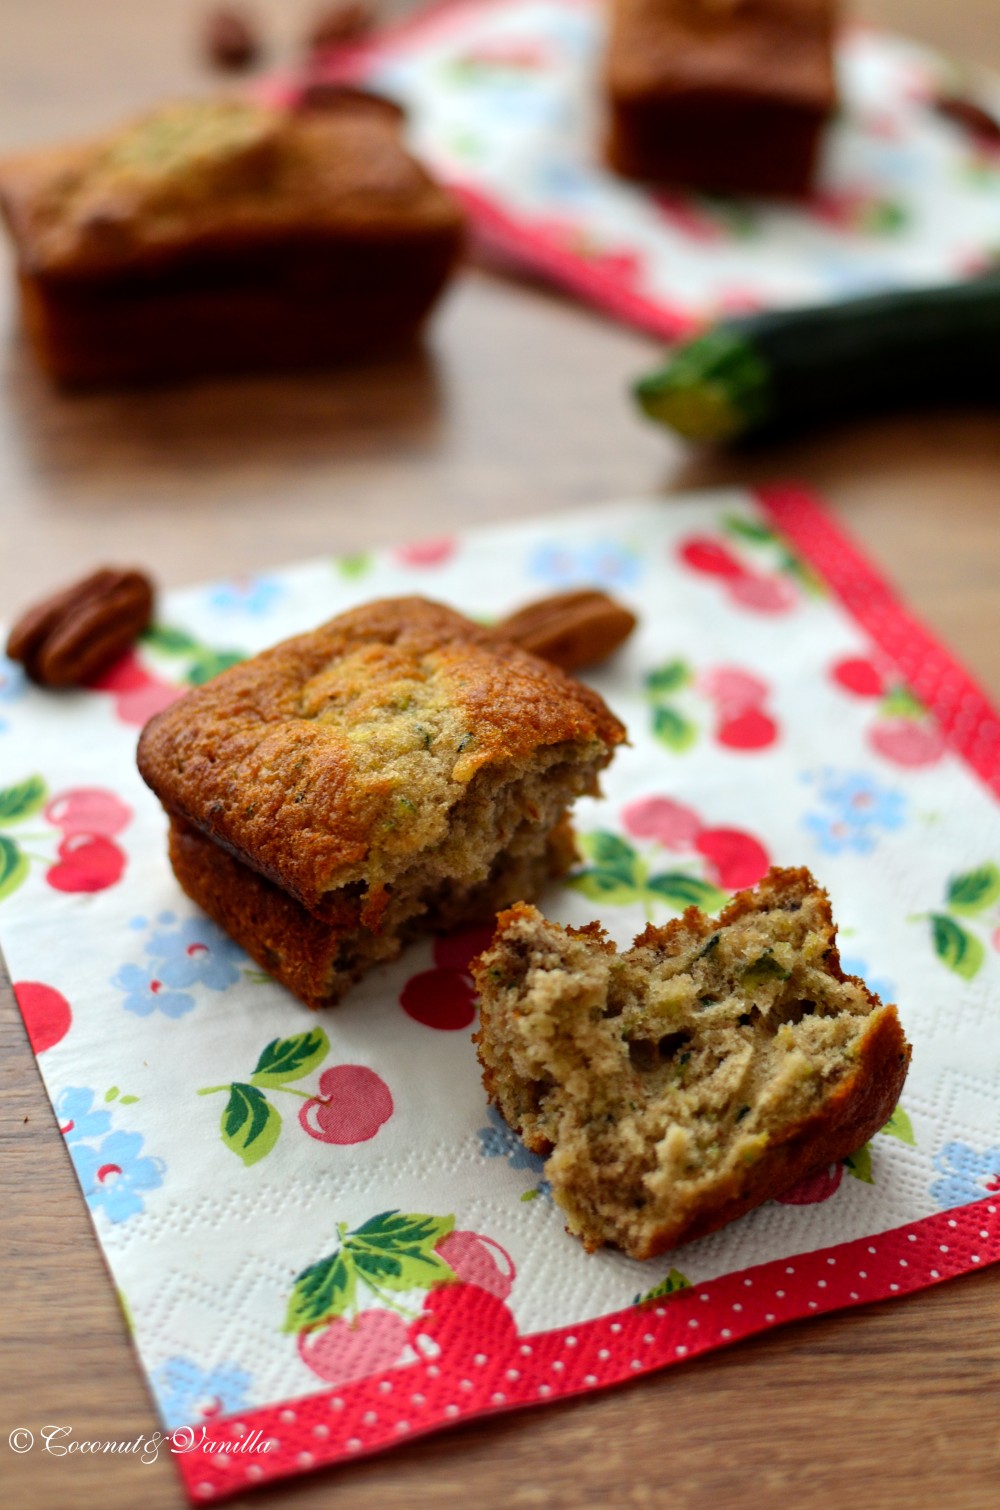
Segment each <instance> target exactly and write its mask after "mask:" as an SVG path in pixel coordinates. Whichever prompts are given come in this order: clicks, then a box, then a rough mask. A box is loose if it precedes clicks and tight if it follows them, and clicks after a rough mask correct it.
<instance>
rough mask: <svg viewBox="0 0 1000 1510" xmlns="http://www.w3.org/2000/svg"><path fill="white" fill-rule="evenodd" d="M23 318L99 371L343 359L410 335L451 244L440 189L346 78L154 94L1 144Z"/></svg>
mask: <svg viewBox="0 0 1000 1510" xmlns="http://www.w3.org/2000/svg"><path fill="white" fill-rule="evenodd" d="M0 205H2V208H3V211H4V215H5V218H6V221H7V225H8V227H9V230H10V233H11V235H12V237H13V240H14V243H15V247H16V251H17V262H18V273H19V278H20V286H21V295H22V309H23V315H24V322H25V325H26V328H27V332H28V335H29V337H30V339H31V341H32V343H33V345H34V346H35V348H36V350H37V352H38V354H39V356H40V358H41V360H42V362H43V364H44V365H45V367H46V368H47V369H48V370H49V372H50V373H51V375H52V376H53V377H55V378H56V379H58V380H59V381H62V382H66V383H91V382H109V381H118V380H122V379H128V378H135V377H142V378H150V377H153V378H155V377H163V376H176V375H180V374H190V373H198V372H203V371H219V370H241V369H256V368H271V367H288V366H295V365H298V364H311V363H318V362H327V361H331V360H339V359H342V358H347V357H351V356H356V355H358V354H361V353H365V352H368V351H369V350H371V349H374V348H378V347H379V346H382V345H385V344H386V343H387V342H392V341H396V340H399V339H400V338H402V337H405V336H407V335H410V334H412V333H413V331H414V330H415V329H416V328H417V327H418V326H419V324H420V322H421V321H422V320H423V318H424V316H425V315H426V314H427V312H428V310H429V309H430V307H431V305H432V304H433V303H434V300H435V299H436V298H437V296H438V294H439V293H440V292H441V289H442V288H443V286H444V284H445V282H446V280H447V278H448V275H449V273H450V272H451V270H452V268H453V266H454V264H455V261H456V258H457V255H458V251H459V247H460V241H461V214H460V211H459V209H458V207H457V205H456V204H455V202H454V200H452V199H451V197H450V196H449V195H447V194H446V193H445V192H444V190H443V189H441V188H440V187H439V186H438V185H437V184H435V183H434V182H433V181H432V180H431V178H430V177H429V176H428V175H427V173H426V172H425V171H424V170H423V168H421V167H420V166H419V164H417V163H416V162H415V161H414V160H413V158H412V157H410V156H409V155H408V153H407V152H406V151H405V149H404V147H403V145H402V142H401V140H400V119H399V112H398V111H397V110H396V109H395V108H394V107H392V106H391V105H389V104H388V102H379V101H378V100H376V99H374V98H368V97H365V96H364V95H362V94H360V92H348V91H345V92H344V97H343V99H342V100H340V101H339V104H338V106H337V108H334V109H329V110H323V111H320V112H310V111H304V112H299V113H296V112H289V111H283V110H278V109H276V108H272V107H270V106H267V105H264V104H262V103H258V102H255V101H252V100H237V99H215V100H204V101H189V102H186V103H178V104H172V105H164V106H161V107H160V108H159V109H157V110H155V111H153V112H152V113H151V114H149V115H146V116H144V117H142V118H141V119H139V120H137V121H134V122H133V123H132V124H130V125H128V126H126V127H124V128H122V129H121V130H120V131H118V132H115V133H112V134H110V135H108V136H105V137H102V138H100V139H99V140H96V141H90V142H86V143H82V144H77V145H72V146H66V147H61V148H54V149H49V150H40V151H35V152H29V153H26V154H24V155H22V156H20V157H17V158H11V159H8V160H6V161H5V162H3V163H0Z"/></svg>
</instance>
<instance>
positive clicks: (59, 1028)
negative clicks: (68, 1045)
mask: <svg viewBox="0 0 1000 1510" xmlns="http://www.w3.org/2000/svg"><path fill="white" fill-rule="evenodd" d="M14 995H15V996H16V997H17V1004H18V1006H19V1007H20V1008H21V1016H22V1017H23V1018H24V1026H25V1027H26V1028H27V1030H28V1037H29V1039H30V1040H31V1047H32V1048H33V1049H34V1051H35V1053H36V1054H44V1053H45V1050H46V1049H51V1048H54V1047H55V1045H56V1044H57V1043H59V1042H60V1041H61V1040H62V1039H63V1038H65V1037H66V1034H67V1033H68V1032H69V1030H70V1026H71V1024H72V1021H73V1014H72V1013H71V1011H70V1008H69V1002H68V1001H67V1000H66V998H65V996H63V995H62V993H61V992H59V991H56V990H55V989H54V988H53V987H52V986H45V985H43V984H42V983H41V981H36V980H21V981H18V982H17V983H16V984H15V986H14Z"/></svg>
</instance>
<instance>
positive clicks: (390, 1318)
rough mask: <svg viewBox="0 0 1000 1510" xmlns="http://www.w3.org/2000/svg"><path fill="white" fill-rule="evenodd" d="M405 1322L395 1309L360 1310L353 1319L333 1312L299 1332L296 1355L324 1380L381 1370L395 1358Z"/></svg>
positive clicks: (403, 1344) (399, 1351) (404, 1335)
mask: <svg viewBox="0 0 1000 1510" xmlns="http://www.w3.org/2000/svg"><path fill="white" fill-rule="evenodd" d="M406 1340H407V1326H406V1322H405V1321H404V1320H403V1318H402V1316H398V1315H397V1314H396V1312H395V1311H383V1310H377V1309H374V1310H371V1311H362V1312H361V1315H360V1316H358V1317H356V1318H355V1320H354V1321H351V1322H348V1321H345V1320H344V1318H343V1317H342V1316H336V1317H334V1319H333V1320H332V1321H330V1322H328V1323H327V1325H326V1326H325V1327H323V1328H321V1329H317V1330H316V1331H312V1332H310V1331H305V1332H300V1333H299V1336H298V1351H299V1357H300V1358H301V1359H302V1362H303V1363H304V1364H305V1365H306V1367H307V1368H310V1369H312V1371H313V1373H314V1374H318V1375H319V1377H320V1378H321V1379H325V1380H326V1382H327V1384H346V1382H347V1381H348V1380H349V1379H364V1378H365V1377H366V1376H367V1375H369V1374H381V1373H382V1372H383V1371H384V1370H385V1369H387V1368H392V1366H393V1364H394V1363H397V1362H398V1361H399V1358H400V1355H401V1354H402V1352H403V1349H404V1348H405V1347H406Z"/></svg>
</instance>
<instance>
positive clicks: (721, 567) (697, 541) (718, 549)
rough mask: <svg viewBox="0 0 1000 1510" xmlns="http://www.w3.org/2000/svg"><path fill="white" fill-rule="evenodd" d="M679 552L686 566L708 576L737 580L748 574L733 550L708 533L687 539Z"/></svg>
mask: <svg viewBox="0 0 1000 1510" xmlns="http://www.w3.org/2000/svg"><path fill="white" fill-rule="evenodd" d="M678 554H679V555H680V558H681V560H682V561H683V562H684V564H685V566H689V567H690V568H691V570H692V571H696V572H701V573H702V575H703V576H706V577H728V578H730V579H731V580H732V581H734V582H736V581H739V580H740V579H741V578H743V577H745V576H746V574H747V573H746V568H745V567H744V566H743V564H742V562H740V561H738V560H737V559H736V557H735V556H734V555H733V554H732V552H731V551H728V550H727V549H726V547H725V546H724V545H722V544H720V542H719V541H718V540H712V539H711V538H710V537H709V536H707V535H694V536H692V537H691V539H690V540H685V541H684V543H683V545H682V546H681V547H680V550H679V553H678Z"/></svg>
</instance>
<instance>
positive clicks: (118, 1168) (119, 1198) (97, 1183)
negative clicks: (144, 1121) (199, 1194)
mask: <svg viewBox="0 0 1000 1510" xmlns="http://www.w3.org/2000/svg"><path fill="white" fill-rule="evenodd" d="M142 1144H143V1138H142V1134H141V1133H137V1132H121V1131H118V1132H112V1133H109V1134H108V1136H107V1137H106V1138H104V1139H102V1141H101V1142H100V1143H98V1144H97V1145H96V1146H94V1145H92V1144H90V1143H71V1144H70V1149H69V1151H70V1157H71V1158H72V1160H73V1163H74V1164H75V1165H76V1172H77V1174H78V1176H79V1178H80V1184H81V1185H82V1186H83V1193H84V1195H85V1196H86V1198H87V1204H88V1205H89V1206H90V1207H92V1209H93V1210H95V1211H97V1210H101V1211H103V1212H104V1214H105V1215H106V1216H107V1217H108V1219H109V1221H112V1222H124V1221H127V1220H128V1218H129V1217H130V1216H137V1215H138V1213H139V1212H140V1211H143V1210H144V1209H145V1206H144V1203H143V1199H142V1195H141V1194H140V1192H141V1191H145V1190H156V1189H158V1187H159V1186H160V1185H162V1184H163V1176H164V1173H165V1171H166V1165H165V1164H164V1163H163V1160H162V1159H151V1158H149V1157H148V1156H143V1155H142Z"/></svg>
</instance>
